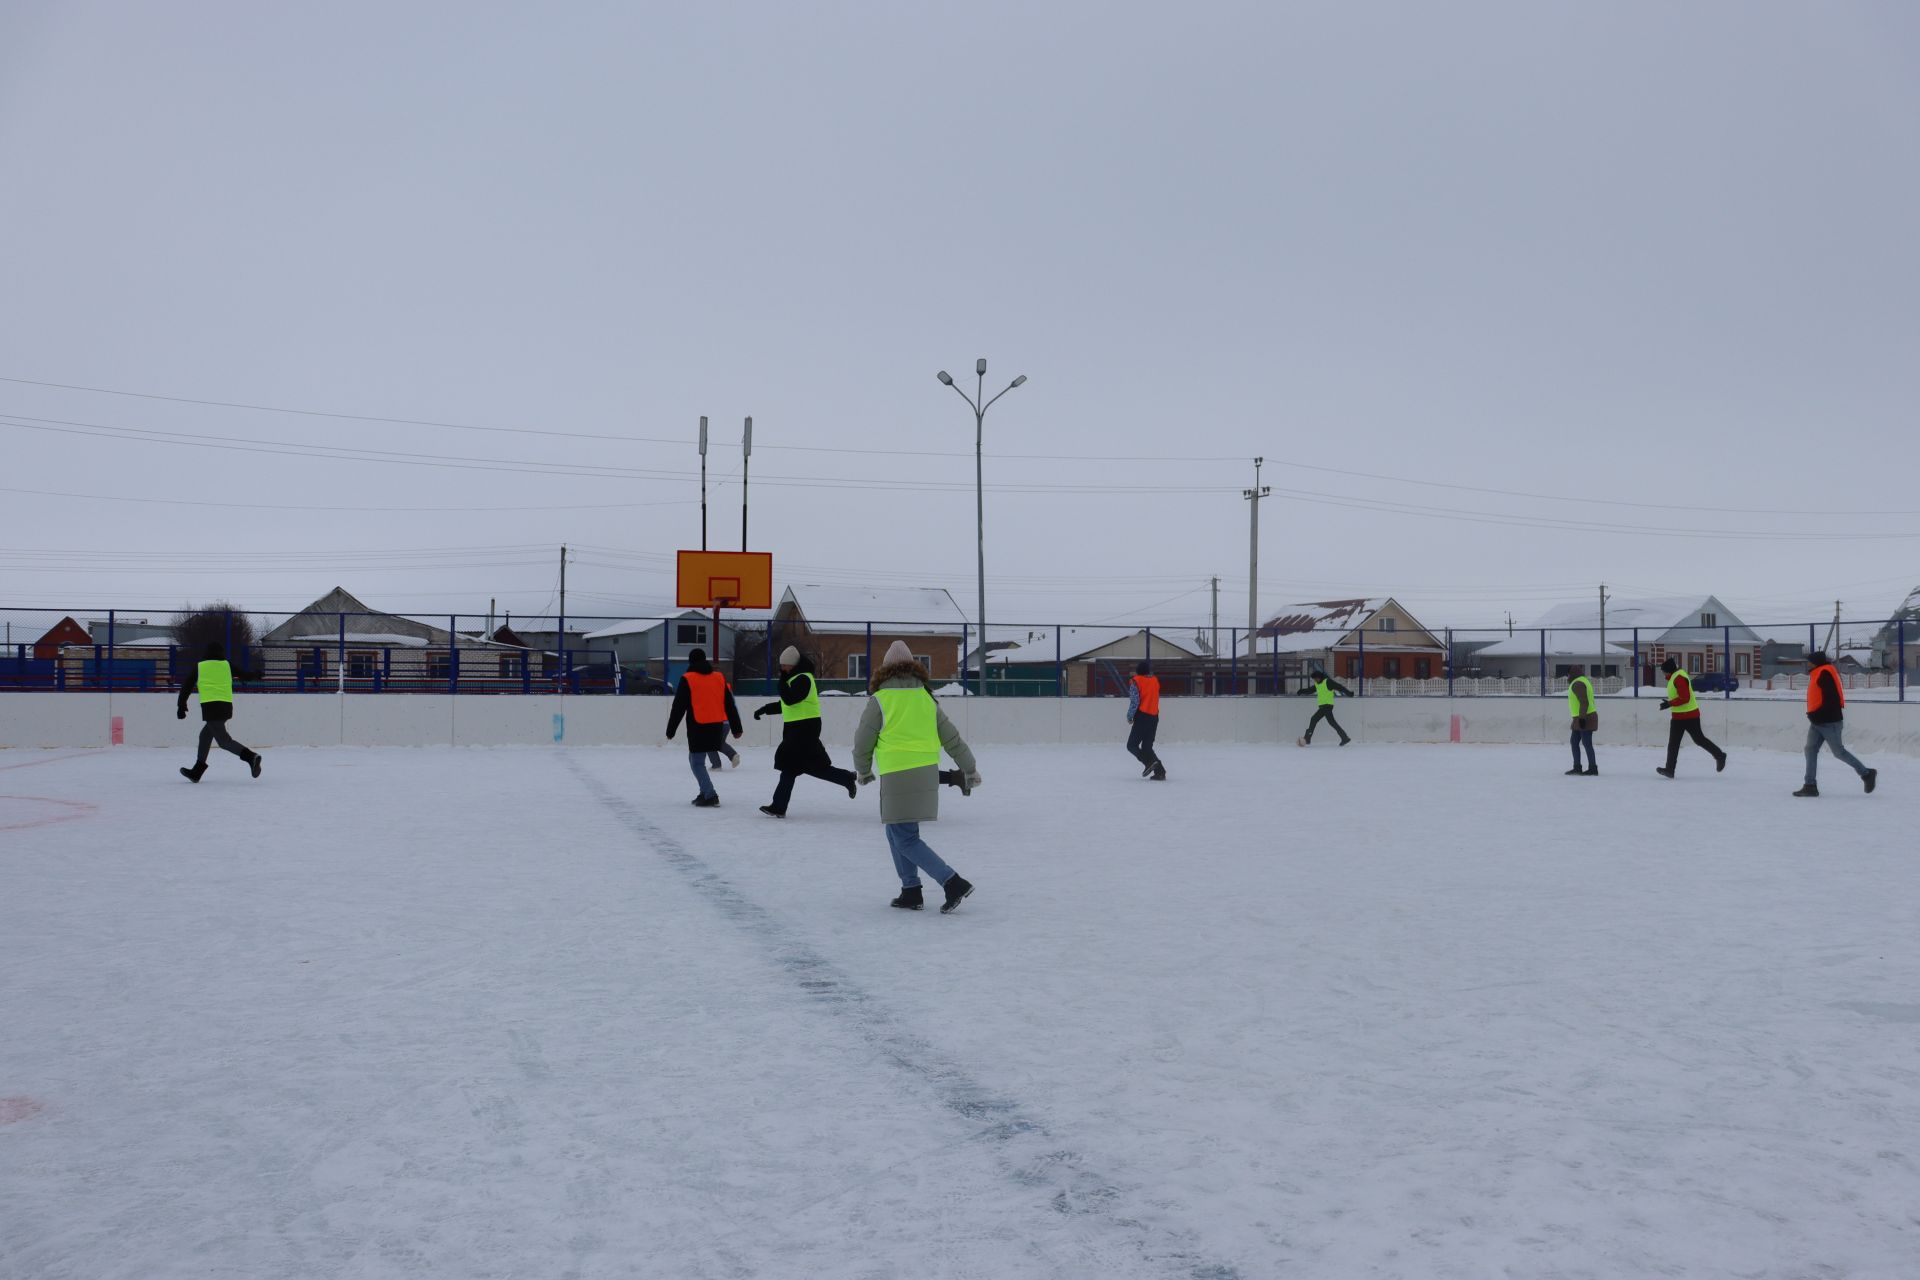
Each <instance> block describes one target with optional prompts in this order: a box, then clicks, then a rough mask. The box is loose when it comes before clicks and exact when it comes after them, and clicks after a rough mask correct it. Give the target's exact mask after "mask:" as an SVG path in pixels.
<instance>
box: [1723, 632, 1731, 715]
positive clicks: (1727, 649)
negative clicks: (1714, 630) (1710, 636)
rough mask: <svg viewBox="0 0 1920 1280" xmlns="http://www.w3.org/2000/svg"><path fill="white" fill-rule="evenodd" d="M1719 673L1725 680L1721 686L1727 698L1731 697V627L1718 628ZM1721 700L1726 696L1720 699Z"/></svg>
mask: <svg viewBox="0 0 1920 1280" xmlns="http://www.w3.org/2000/svg"><path fill="white" fill-rule="evenodd" d="M1720 675H1721V676H1722V677H1723V678H1724V679H1725V680H1726V684H1725V685H1724V686H1723V688H1724V690H1725V692H1726V695H1727V698H1731V697H1733V628H1732V627H1722V628H1720ZM1721 701H1722V702H1724V701H1726V698H1722V699H1721Z"/></svg>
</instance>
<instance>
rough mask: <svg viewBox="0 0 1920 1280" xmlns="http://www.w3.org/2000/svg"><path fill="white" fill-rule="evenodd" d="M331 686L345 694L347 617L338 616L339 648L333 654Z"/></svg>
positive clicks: (343, 615) (343, 613) (343, 614)
mask: <svg viewBox="0 0 1920 1280" xmlns="http://www.w3.org/2000/svg"><path fill="white" fill-rule="evenodd" d="M333 684H334V687H335V688H336V689H339V690H340V691H341V692H343V693H344V692H346V688H347V615H346V613H345V612H344V611H343V612H342V613H341V614H340V641H339V647H338V648H336V649H335V650H334V654H333Z"/></svg>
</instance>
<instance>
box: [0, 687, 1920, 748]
mask: <svg viewBox="0 0 1920 1280" xmlns="http://www.w3.org/2000/svg"><path fill="white" fill-rule="evenodd" d="M746 702H747V710H746V711H745V713H744V714H745V715H746V716H748V717H750V716H751V707H752V706H753V705H754V704H753V700H752V699H747V700H746ZM864 705H865V699H862V698H837V697H836V698H826V699H823V700H822V707H821V710H822V716H823V720H824V725H823V731H824V734H825V737H826V741H827V742H828V743H829V744H830V745H833V746H835V747H838V748H841V749H844V748H846V747H847V746H849V745H850V744H851V743H852V741H853V730H854V727H855V725H856V724H857V723H858V721H859V718H860V712H861V710H862V708H863V706H864ZM1162 705H1163V713H1162V716H1161V722H1160V741H1161V742H1163V743H1168V744H1175V743H1182V742H1212V743H1236V742H1237V743H1262V742H1266V743H1272V742H1292V741H1293V740H1294V739H1295V738H1297V737H1298V736H1299V734H1300V733H1301V731H1302V730H1303V729H1304V728H1305V727H1306V723H1307V719H1308V717H1309V716H1310V715H1311V714H1312V712H1313V705H1312V703H1311V702H1310V701H1308V700H1303V699H1298V698H1170V699H1167V700H1166V701H1165V702H1164V703H1163V704H1162ZM174 706H175V701H174V696H173V695H172V694H166V693H8V694H4V695H0V748H4V747H40V748H59V747H105V746H108V745H110V744H112V743H113V742H114V741H115V739H116V738H118V739H119V740H120V741H121V742H124V744H125V745H127V746H132V747H186V746H189V745H190V744H191V743H192V741H193V739H194V736H195V735H196V734H197V733H198V732H199V721H200V714H199V709H198V707H197V706H196V707H191V708H189V710H188V713H187V716H188V718H187V719H186V720H185V721H181V720H178V719H176V718H175V715H174ZM941 706H942V707H943V708H944V709H945V710H946V712H947V714H948V715H949V716H951V717H952V718H953V720H954V723H955V724H957V725H958V726H959V728H960V731H961V734H962V735H963V736H964V737H966V739H967V741H968V742H969V743H971V744H973V745H974V746H977V747H991V746H1007V745H1017V744H1025V743H1088V744H1098V743H1112V744H1113V746H1114V749H1115V750H1116V751H1117V750H1119V749H1120V748H1121V746H1122V745H1123V744H1124V742H1125V740H1126V733H1127V729H1126V703H1125V701H1124V700H1122V699H1118V698H1111V699H1107V698H1095V699H1088V698H1060V699H1054V698H984V699H982V698H942V699H941ZM1701 709H1702V712H1703V716H1704V727H1705V729H1706V732H1707V735H1708V736H1709V737H1711V738H1713V739H1714V740H1715V741H1716V742H1718V743H1719V744H1720V745H1721V746H1724V747H1727V748H1730V749H1745V748H1756V747H1758V748H1767V749H1771V750H1778V751H1796V752H1797V751H1799V750H1801V748H1802V746H1803V745H1804V743H1805V740H1806V731H1807V722H1806V716H1805V713H1804V710H1803V708H1802V707H1801V706H1800V705H1799V704H1798V703H1795V702H1789V701H1784V700H1762V699H1755V700H1753V701H1741V700H1739V699H1733V700H1730V701H1729V700H1722V701H1708V702H1704V703H1702V708H1701ZM667 710H668V701H667V699H665V698H605V697H599V698H591V697H576V698H567V697H561V696H558V695H555V696H513V697H508V696H487V695H453V694H409V695H392V694H387V695H379V694H346V695H298V696H261V697H255V698H246V699H242V700H241V702H240V703H239V705H238V707H237V710H236V715H235V718H234V721H233V733H234V736H235V737H237V738H238V739H239V740H240V741H242V742H244V743H246V744H248V745H249V746H259V747H262V748H268V747H286V746H315V747H321V746H328V747H330V746H381V747H384V746H394V747H425V746H471V747H497V746H554V745H561V744H564V745H566V746H570V747H573V746H614V745H643V746H664V745H666V744H667V739H666V733H665V730H666V721H667ZM1599 711H1600V728H1599V730H1598V732H1597V733H1596V734H1595V742H1596V744H1597V745H1598V746H1599V748H1600V749H1601V750H1603V751H1604V750H1606V749H1608V748H1612V747H1637V748H1645V749H1654V748H1662V747H1664V746H1665V745H1666V741H1667V723H1668V719H1669V717H1668V716H1667V714H1666V713H1665V712H1663V711H1661V710H1660V709H1659V704H1658V702H1657V700H1654V699H1650V698H1639V699H1635V698H1603V699H1601V700H1600V704H1599ZM1336 713H1337V715H1338V718H1339V720H1340V722H1341V724H1343V725H1344V726H1345V727H1346V729H1347V731H1348V732H1349V733H1351V734H1353V735H1354V737H1355V738H1357V739H1358V740H1360V741H1361V742H1403V743H1421V742H1431V743H1448V742H1457V743H1459V744H1460V745H1463V746H1471V745H1474V744H1476V743H1479V744H1496V743H1500V744H1528V743H1537V744H1555V745H1559V746H1565V745H1566V742H1567V734H1568V723H1567V715H1566V708H1565V705H1564V703H1563V702H1562V701H1561V700H1560V699H1558V698H1554V699H1545V698H1540V699H1534V698H1359V699H1353V700H1342V701H1341V702H1340V703H1339V704H1338V706H1337V708H1336ZM116 726H117V728H116ZM746 728H747V732H746V737H745V738H744V739H743V740H742V746H743V747H745V748H747V749H748V750H761V749H767V750H770V749H771V748H772V747H773V745H774V744H775V743H776V742H778V741H779V737H780V721H779V720H778V719H777V718H774V717H768V718H767V719H764V720H760V721H754V720H752V719H751V718H748V719H747V720H746ZM680 741H682V742H684V741H685V738H684V736H683V737H682V738H681V739H680ZM1334 741H1336V739H1334V738H1332V737H1331V735H1328V734H1326V733H1325V731H1324V730H1323V731H1322V734H1321V736H1320V740H1317V741H1316V742H1315V743H1314V746H1315V747H1316V748H1320V749H1328V748H1330V746H1331V744H1332V743H1333V742H1334ZM1847 745H1848V746H1849V747H1851V748H1852V749H1854V750H1855V751H1857V752H1859V753H1860V754H1861V755H1863V756H1870V755H1872V754H1874V753H1876V752H1879V753H1883V754H1884V753H1892V754H1898V755H1909V756H1913V755H1920V704H1916V703H1905V704H1901V703H1869V702H1857V703H1855V704H1853V705H1851V706H1849V707H1848V708H1847Z"/></svg>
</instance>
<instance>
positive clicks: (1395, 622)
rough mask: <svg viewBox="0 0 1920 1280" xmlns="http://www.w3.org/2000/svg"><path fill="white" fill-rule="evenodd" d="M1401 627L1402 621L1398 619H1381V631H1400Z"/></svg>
mask: <svg viewBox="0 0 1920 1280" xmlns="http://www.w3.org/2000/svg"><path fill="white" fill-rule="evenodd" d="M1399 626H1400V620H1399V619H1398V618H1382V619H1380V629H1381V630H1382V631H1396V630H1398V629H1399Z"/></svg>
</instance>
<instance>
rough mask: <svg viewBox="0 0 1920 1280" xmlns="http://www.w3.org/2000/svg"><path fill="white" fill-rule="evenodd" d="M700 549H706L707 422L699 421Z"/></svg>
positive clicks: (704, 420) (704, 419)
mask: <svg viewBox="0 0 1920 1280" xmlns="http://www.w3.org/2000/svg"><path fill="white" fill-rule="evenodd" d="M700 549H701V550H702V551H705V550H706V549H707V420H706V418H705V417H704V416H703V417H702V418H701V419H700Z"/></svg>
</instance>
